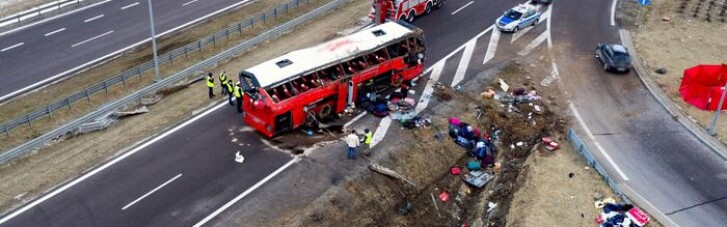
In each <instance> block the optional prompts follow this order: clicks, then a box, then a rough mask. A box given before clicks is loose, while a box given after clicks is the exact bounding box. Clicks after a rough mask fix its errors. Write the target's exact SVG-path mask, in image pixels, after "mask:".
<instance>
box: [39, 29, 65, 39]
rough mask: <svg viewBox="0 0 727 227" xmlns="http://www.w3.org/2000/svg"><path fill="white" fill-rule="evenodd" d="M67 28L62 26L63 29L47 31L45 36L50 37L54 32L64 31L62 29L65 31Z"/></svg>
mask: <svg viewBox="0 0 727 227" xmlns="http://www.w3.org/2000/svg"><path fill="white" fill-rule="evenodd" d="M65 30H66V28H61V29H58V30H55V31H52V32H48V33H45V35H43V36H45V37H48V36H51V35H53V34H56V33H59V32H62V31H65Z"/></svg>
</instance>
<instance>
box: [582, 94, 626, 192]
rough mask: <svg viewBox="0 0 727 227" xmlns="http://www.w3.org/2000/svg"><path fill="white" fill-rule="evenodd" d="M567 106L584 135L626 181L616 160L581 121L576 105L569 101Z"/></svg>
mask: <svg viewBox="0 0 727 227" xmlns="http://www.w3.org/2000/svg"><path fill="white" fill-rule="evenodd" d="M568 107H570V109H571V111H573V115H575V117H576V120H578V123H579V124H580V125H581V127H583V130H584V131H586V135H588V138H589V139H591V141H593V144H594V145H595V146H596V148H597V149H598V151H599V152H601V154H602V155H603V156H604V157H606V161H608V163H609V164H611V166H613V168H614V169H615V170H616V172H617V173H618V174H619V175H621V178H622V179H623V180H624V181H628V180H629V178H628V177H626V174H624V172H623V171H621V168H619V167H618V165H616V162H614V161H613V159H612V158H611V155H608V153H606V151H605V149H603V147H602V146H601V144H600V143H598V140H596V137H595V136H593V133H591V130H590V129H588V126H586V123H585V121H583V118H582V117H581V114H580V113H578V110H577V109H576V106H575V105H574V104H573V103H572V102H570V103H569V104H568Z"/></svg>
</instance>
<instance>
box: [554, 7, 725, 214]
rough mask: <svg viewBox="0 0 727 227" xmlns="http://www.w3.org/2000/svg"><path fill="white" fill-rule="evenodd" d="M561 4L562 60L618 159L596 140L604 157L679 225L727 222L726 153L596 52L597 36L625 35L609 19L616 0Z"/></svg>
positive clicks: (590, 119) (564, 73) (581, 103)
mask: <svg viewBox="0 0 727 227" xmlns="http://www.w3.org/2000/svg"><path fill="white" fill-rule="evenodd" d="M556 4H557V5H556V7H555V11H554V13H553V14H554V15H555V16H554V17H555V19H554V20H553V36H554V37H553V40H554V44H555V45H556V46H559V47H562V49H557V51H562V52H563V53H564V54H558V55H556V62H557V63H558V66H559V67H560V71H561V78H562V80H563V82H564V83H565V84H566V87H567V88H568V91H569V93H571V94H572V96H573V97H572V101H573V103H574V104H575V107H576V109H577V112H579V114H578V115H580V116H581V118H582V120H583V122H585V124H586V125H587V127H588V128H589V130H590V131H591V134H592V135H593V136H594V138H595V139H596V140H597V141H598V143H599V144H600V146H601V147H602V148H603V150H604V151H605V152H606V153H608V154H609V155H610V157H611V159H612V160H613V161H612V162H611V161H609V160H608V158H607V157H606V156H605V155H603V153H602V152H600V149H599V148H598V147H597V146H596V145H595V144H594V143H591V146H590V148H591V150H592V151H593V152H594V153H596V154H597V156H598V159H599V161H600V162H601V163H603V164H604V165H606V166H607V168H608V169H609V171H610V174H611V176H613V177H614V178H615V179H616V180H617V181H619V182H623V183H624V184H625V185H627V186H628V187H631V188H632V189H633V190H634V191H636V192H637V193H638V194H639V195H640V196H641V197H643V198H644V199H646V200H647V201H649V202H650V203H651V204H653V205H654V206H655V207H656V208H657V209H659V210H660V211H662V212H663V213H665V214H666V216H667V217H669V218H670V219H672V220H673V221H674V222H675V223H676V224H678V225H680V226H724V225H725V223H727V216H725V214H727V190H725V188H727V173H726V171H725V170H727V168H726V167H725V160H723V159H722V158H720V157H719V156H717V155H715V154H714V153H713V152H712V150H710V148H709V147H707V146H706V145H704V144H702V143H701V142H700V141H699V140H698V139H697V138H695V137H694V136H693V135H692V134H690V133H689V131H688V130H687V129H686V128H684V127H683V126H682V125H681V124H679V122H677V121H675V120H674V119H672V117H671V116H670V115H669V114H668V113H667V111H666V110H665V109H664V108H663V107H662V106H660V105H659V103H658V102H657V101H656V100H655V99H654V98H653V97H652V96H651V94H649V92H648V91H647V89H646V88H645V87H644V86H643V85H642V84H641V82H640V81H639V79H638V77H637V76H636V75H635V74H633V73H629V74H626V75H614V74H610V73H606V72H604V71H603V70H602V66H601V65H600V63H598V61H597V60H596V59H595V58H594V57H593V55H594V50H595V46H596V44H597V43H598V42H605V43H619V42H620V40H619V38H618V30H617V27H615V26H611V25H610V17H611V14H610V11H609V10H607V9H610V7H611V2H610V1H599V0H560V1H557V3H556ZM594 8H596V9H603V10H598V11H594V10H592V9H594ZM576 126H577V125H576ZM576 128H580V127H576ZM580 132H581V133H579V134H580V137H581V138H583V139H586V138H589V136H588V133H587V132H585V130H583V129H582V128H581V130H580Z"/></svg>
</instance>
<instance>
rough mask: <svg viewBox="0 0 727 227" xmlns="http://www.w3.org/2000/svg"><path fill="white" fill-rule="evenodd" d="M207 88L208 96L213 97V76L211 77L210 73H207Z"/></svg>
mask: <svg viewBox="0 0 727 227" xmlns="http://www.w3.org/2000/svg"><path fill="white" fill-rule="evenodd" d="M207 88H208V89H209V91H210V92H209V95H210V98H214V97H215V92H214V89H215V78H212V73H208V74H207Z"/></svg>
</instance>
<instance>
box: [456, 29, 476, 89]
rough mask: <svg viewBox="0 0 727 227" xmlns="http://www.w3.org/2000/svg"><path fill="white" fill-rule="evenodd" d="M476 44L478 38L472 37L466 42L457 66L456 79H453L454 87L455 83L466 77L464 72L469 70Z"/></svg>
mask: <svg viewBox="0 0 727 227" xmlns="http://www.w3.org/2000/svg"><path fill="white" fill-rule="evenodd" d="M475 44H477V39H472V40H470V41H469V42H467V44H465V48H464V52H463V53H462V58H461V59H459V65H458V66H457V72H456V73H455V74H454V79H453V80H452V87H454V85H457V84H459V82H461V81H462V80H463V79H464V74H465V73H466V72H467V68H468V67H469V64H470V60H472V53H474V51H475Z"/></svg>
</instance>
